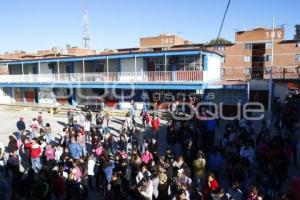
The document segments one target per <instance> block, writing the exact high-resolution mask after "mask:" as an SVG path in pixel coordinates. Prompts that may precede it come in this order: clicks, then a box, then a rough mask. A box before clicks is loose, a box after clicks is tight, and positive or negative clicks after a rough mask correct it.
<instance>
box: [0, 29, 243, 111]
mask: <svg viewBox="0 0 300 200" xmlns="http://www.w3.org/2000/svg"><path fill="white" fill-rule="evenodd" d="M188 44H190V42H189V41H186V40H184V39H182V38H180V37H178V36H175V35H168V34H163V35H160V36H158V37H151V38H141V40H140V47H139V48H129V49H118V50H114V51H106V52H100V53H96V52H91V53H90V54H92V55H82V54H81V55H70V54H67V55H64V54H62V53H61V54H53V53H51V52H50V53H49V52H47V53H48V55H45V53H44V54H43V55H36V56H34V55H30V56H28V55H27V56H26V55H23V57H21V58H19V59H17V60H8V59H6V60H2V61H0V71H1V72H2V73H1V75H0V88H1V89H0V96H1V97H0V101H1V102H2V103H11V102H24V103H26V102H35V103H41V104H54V103H56V102H59V103H60V104H70V105H74V106H75V105H78V104H83V103H87V102H93V103H95V102H97V101H98V100H99V99H101V100H104V101H105V102H106V103H107V105H112V104H115V103H118V105H119V107H120V108H127V107H128V106H129V101H130V100H131V99H134V100H135V101H136V102H137V104H138V106H139V107H140V108H141V106H142V103H143V102H144V101H150V102H153V101H157V102H159V103H164V102H171V101H173V100H176V99H182V100H186V101H187V100H188V99H189V97H192V96H197V97H199V98H203V99H204V100H207V98H205V96H207V95H206V94H207V93H209V92H211V91H212V90H213V91H218V92H216V94H217V95H216V96H215V97H214V98H213V100H212V99H210V100H212V101H217V102H222V100H221V98H223V97H224V96H226V94H227V92H228V93H230V91H232V92H235V93H237V94H238V95H235V96H232V95H231V96H230V97H228V98H227V99H228V100H230V101H231V102H233V101H234V102H241V103H242V102H245V101H246V98H247V97H246V90H247V88H246V84H245V83H244V82H238V83H237V84H231V85H230V86H227V85H224V83H223V82H222V79H221V60H222V55H221V54H219V53H217V52H215V51H209V50H207V49H205V48H201V47H197V48H194V47H193V48H188V47H182V48H172V47H174V46H176V45H177V46H178V45H188ZM88 54H89V53H88ZM220 91H222V92H220ZM224 91H226V92H224ZM236 91H238V92H236ZM237 97H238V98H237ZM208 100H209V98H208ZM225 104H226V102H225Z"/></svg>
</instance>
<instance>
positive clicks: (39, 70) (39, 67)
mask: <svg viewBox="0 0 300 200" xmlns="http://www.w3.org/2000/svg"><path fill="white" fill-rule="evenodd" d="M38 74H41V62H38Z"/></svg>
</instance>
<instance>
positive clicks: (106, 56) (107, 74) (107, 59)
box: [106, 56, 109, 78]
mask: <svg viewBox="0 0 300 200" xmlns="http://www.w3.org/2000/svg"><path fill="white" fill-rule="evenodd" d="M108 70H109V69H108V56H106V76H107V78H108V75H109V73H108Z"/></svg>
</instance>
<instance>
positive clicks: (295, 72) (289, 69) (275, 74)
mask: <svg viewBox="0 0 300 200" xmlns="http://www.w3.org/2000/svg"><path fill="white" fill-rule="evenodd" d="M272 78H273V79H279V80H280V79H281V80H295V79H298V80H299V79H300V66H283V67H273V68H272ZM264 79H270V67H269V68H266V70H265V74H264Z"/></svg>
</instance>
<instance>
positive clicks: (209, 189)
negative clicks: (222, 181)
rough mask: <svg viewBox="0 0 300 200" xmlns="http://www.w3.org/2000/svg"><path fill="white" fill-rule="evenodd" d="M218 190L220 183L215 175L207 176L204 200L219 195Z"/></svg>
mask: <svg viewBox="0 0 300 200" xmlns="http://www.w3.org/2000/svg"><path fill="white" fill-rule="evenodd" d="M218 189H219V183H218V181H217V179H216V178H215V175H214V174H213V173H209V174H208V176H207V183H206V184H205V187H204V194H203V199H204V200H208V199H210V197H211V195H212V194H215V193H217V191H218Z"/></svg>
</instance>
